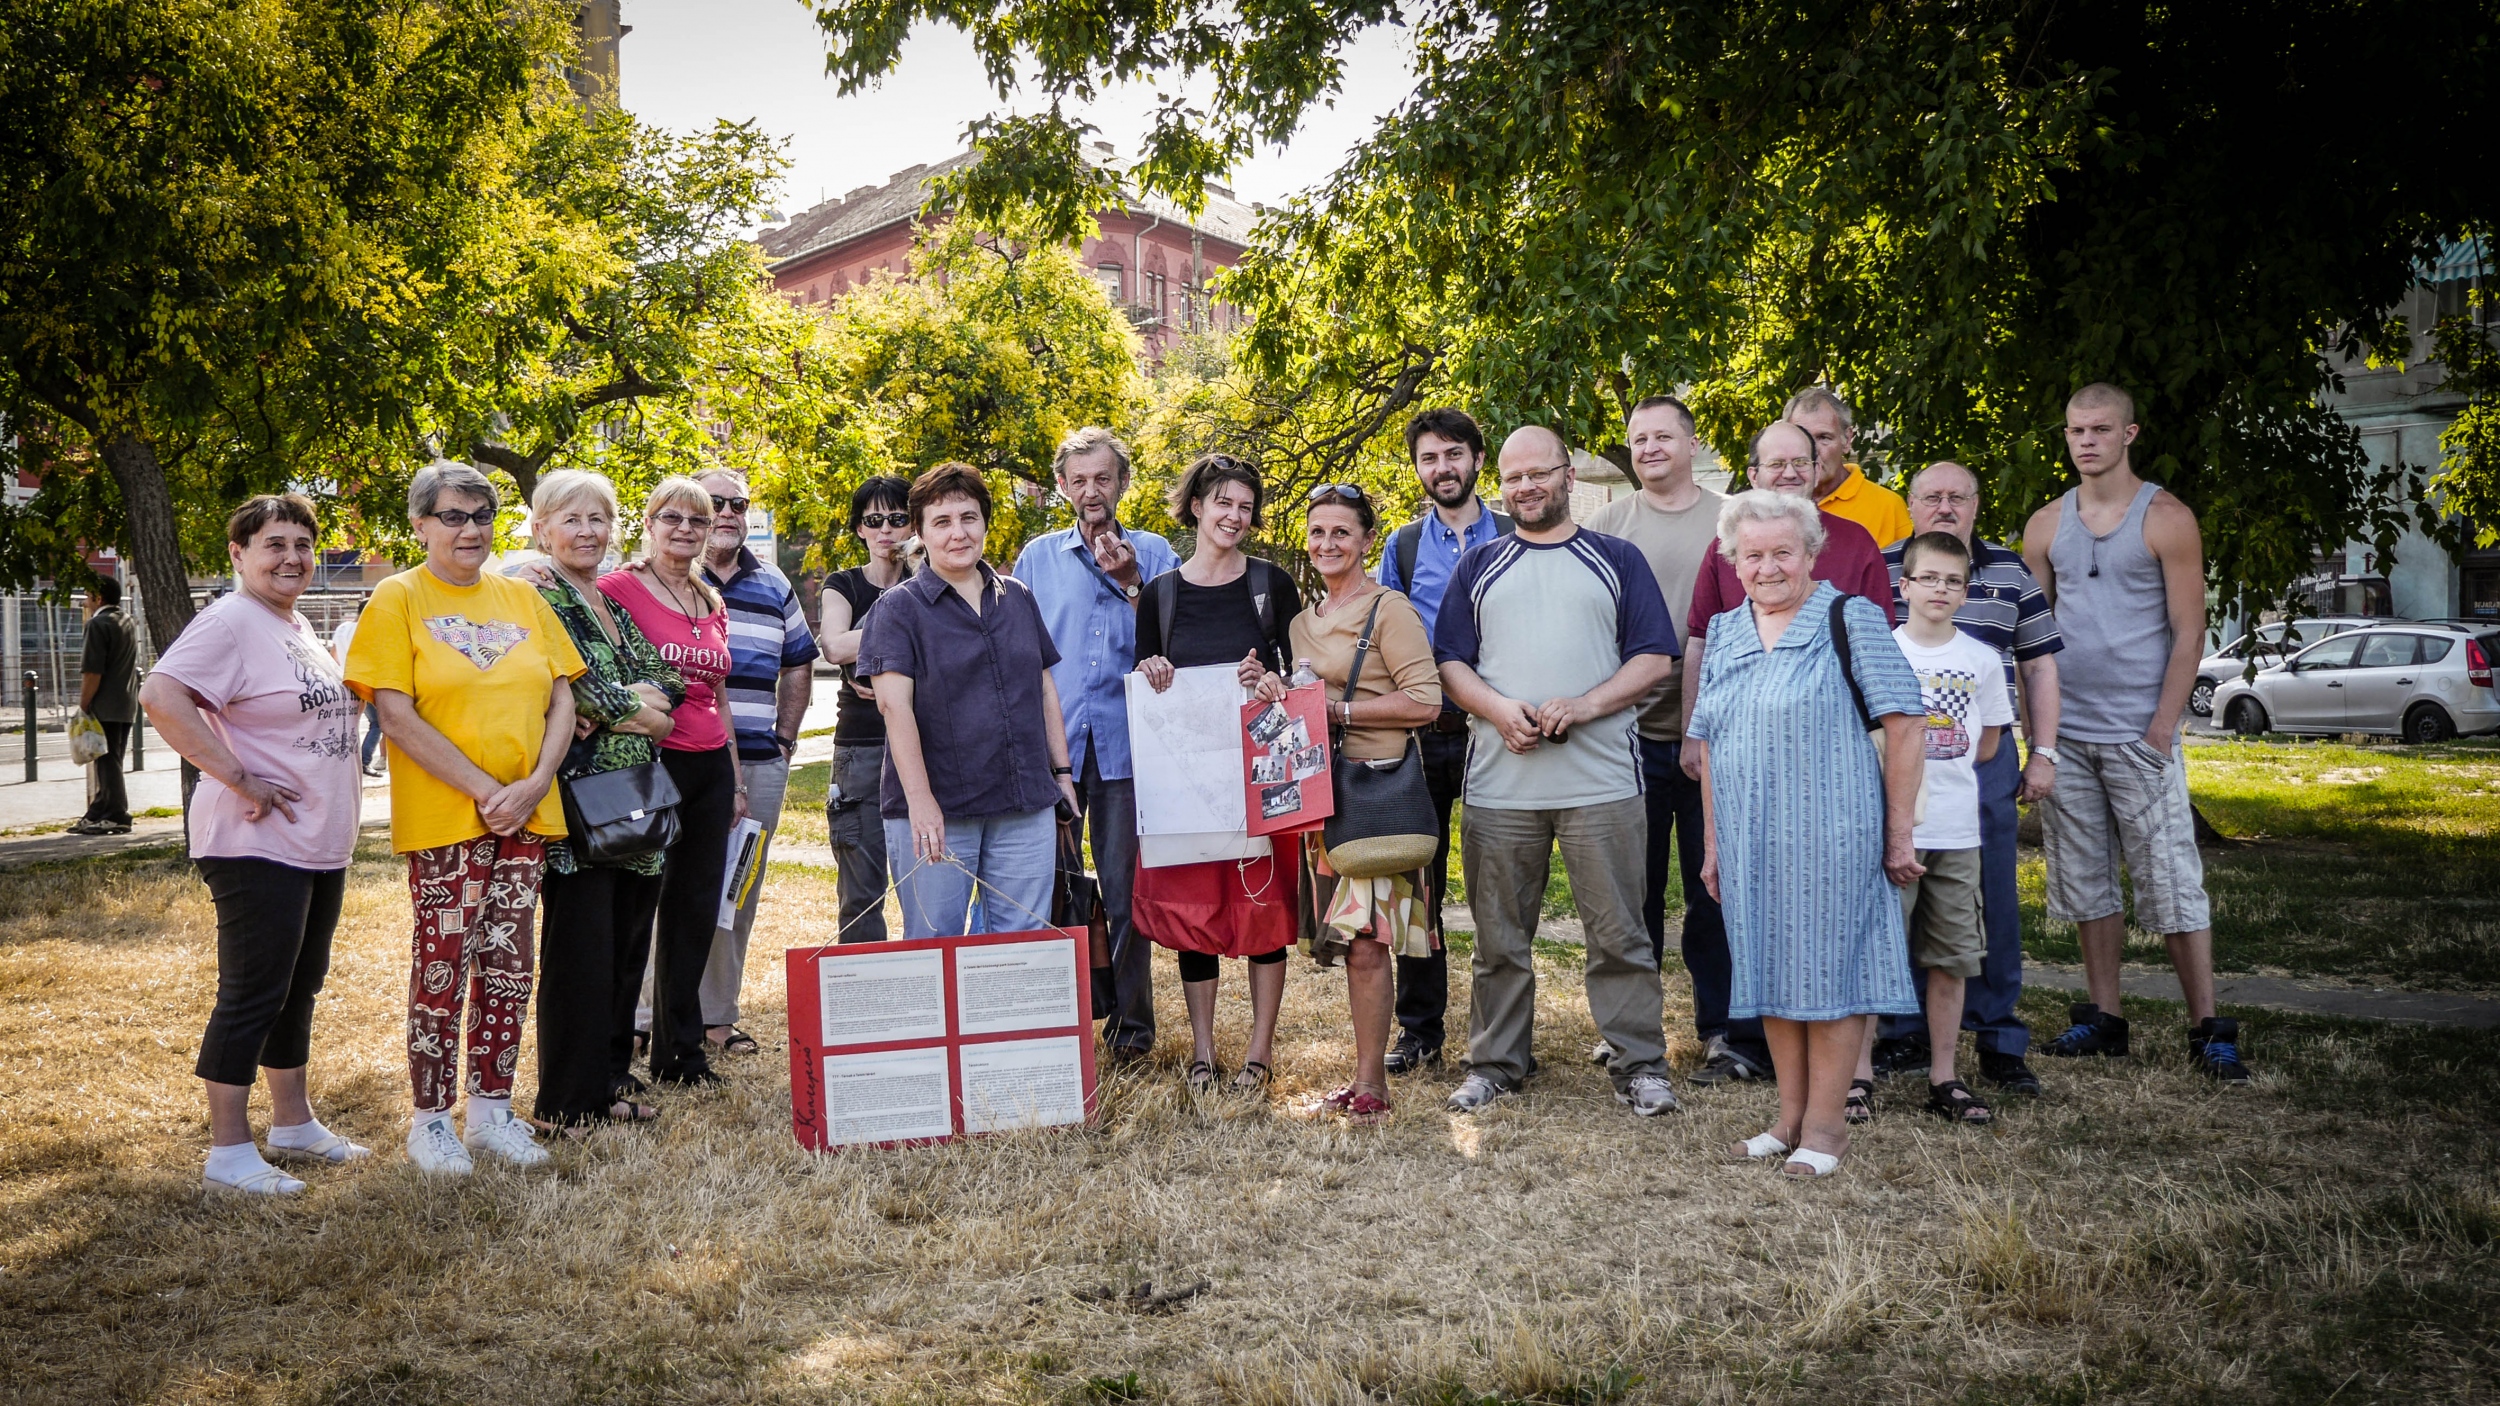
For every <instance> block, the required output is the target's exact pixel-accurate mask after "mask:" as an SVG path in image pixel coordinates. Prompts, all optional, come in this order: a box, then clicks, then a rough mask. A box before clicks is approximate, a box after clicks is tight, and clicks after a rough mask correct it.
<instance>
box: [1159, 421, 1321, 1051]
mask: <svg viewBox="0 0 2500 1406" xmlns="http://www.w3.org/2000/svg"><path fill="white" fill-rule="evenodd" d="M1266 498H1267V485H1266V484H1264V483H1262V482H1261V481H1260V479H1259V475H1258V471H1257V470H1255V469H1253V468H1251V467H1250V466H1249V465H1247V464H1245V463H1243V462H1241V461H1240V460H1238V459H1235V458H1233V457H1231V456H1230V455H1225V454H1208V455H1204V456H1202V457H1200V458H1199V460H1198V461H1197V462H1196V463H1194V464H1191V465H1190V466H1189V472H1188V473H1187V474H1186V475H1184V476H1183V477H1182V479H1181V481H1180V485H1179V486H1178V487H1176V488H1175V489H1173V490H1172V500H1171V504H1172V516H1173V518H1174V519H1176V520H1177V521H1179V523H1180V525H1181V526H1183V527H1186V528H1191V529H1193V530H1195V532H1196V533H1197V538H1198V540H1197V544H1196V546H1195V548H1194V549H1193V550H1192V552H1191V553H1190V557H1189V560H1188V561H1186V562H1183V563H1182V564H1181V569H1180V570H1178V571H1167V572H1165V573H1163V574H1162V575H1161V576H1158V577H1156V578H1155V579H1154V580H1152V581H1150V582H1148V583H1146V587H1145V590H1144V591H1143V593H1142V594H1140V595H1139V597H1138V601H1137V671H1138V672H1139V673H1141V674H1143V675H1145V677H1146V682H1147V683H1148V684H1150V685H1152V686H1153V687H1154V689H1155V691H1156V692H1158V693H1160V692H1162V691H1163V690H1164V689H1167V688H1170V687H1171V686H1172V674H1173V671H1174V670H1176V669H1186V668H1191V667H1194V666H1198V665H1205V664H1221V665H1225V666H1228V667H1232V668H1238V669H1240V670H1241V671H1242V672H1243V673H1244V675H1245V676H1248V675H1249V674H1250V671H1251V670H1252V669H1253V668H1254V667H1255V668H1257V669H1260V670H1271V671H1277V672H1282V671H1283V670H1284V669H1286V668H1287V667H1288V665H1287V663H1286V661H1287V659H1288V658H1289V657H1290V655H1291V651H1292V647H1293V646H1292V642H1291V640H1290V638H1289V636H1288V633H1287V628H1286V627H1287V624H1288V623H1289V622H1290V621H1291V620H1292V619H1293V617H1295V616H1296V615H1299V614H1301V613H1302V594H1301V592H1299V591H1297V590H1296V589H1295V588H1294V584H1293V578H1292V577H1291V576H1290V575H1288V574H1286V572H1285V570H1284V568H1282V567H1280V566H1278V565H1276V563H1274V562H1271V561H1266V560H1263V559H1261V558H1259V557H1254V556H1250V555H1247V554H1246V553H1244V552H1243V551H1242V543H1243V542H1244V541H1246V540H1247V539H1248V538H1249V536H1250V532H1251V530H1252V529H1253V528H1255V527H1257V526H1258V525H1259V509H1260V506H1261V505H1262V504H1263V503H1264V502H1265V501H1266ZM1299 873H1300V868H1299V866H1298V865H1296V864H1294V863H1292V862H1291V861H1290V858H1287V859H1286V860H1284V861H1282V862H1280V861H1279V859H1278V857H1277V856H1276V855H1274V854H1272V853H1271V854H1267V855H1262V856H1260V857H1259V858H1256V859H1246V860H1232V859H1218V860H1209V861H1207V862H1205V863H1200V864H1173V865H1160V866H1156V867H1152V868H1148V867H1144V866H1142V865H1141V866H1140V867H1139V869H1138V871H1137V887H1136V890H1135V893H1134V895H1133V897H1132V898H1131V905H1132V906H1131V919H1132V921H1133V922H1134V923H1135V925H1136V928H1137V931H1139V932H1141V933H1144V934H1145V935H1146V936H1148V937H1150V938H1152V939H1154V940H1155V941H1156V942H1157V943H1159V944H1161V945H1162V946H1165V947H1169V948H1172V949H1173V950H1174V951H1176V952H1178V953H1179V954H1180V967H1181V992H1182V994H1183V995H1184V996H1185V997H1186V998H1187V1001H1188V1004H1189V1037H1190V1054H1189V1071H1188V1075H1187V1079H1188V1083H1189V1090H1190V1092H1191V1093H1194V1094H1205V1093H1212V1092H1213V1091H1214V1090H1215V1086H1216V1081H1217V1077H1218V1076H1217V1073H1216V1068H1215V993H1216V981H1217V978H1218V976H1219V975H1220V974H1221V972H1222V970H1223V969H1222V967H1221V966H1220V965H1219V964H1218V961H1217V959H1218V958H1221V957H1246V958H1248V959H1249V965H1250V1045H1249V1048H1248V1049H1246V1050H1245V1051H1243V1054H1242V1063H1241V1072H1240V1073H1239V1074H1238V1075H1236V1076H1234V1078H1233V1082H1232V1088H1233V1090H1234V1091H1235V1092H1237V1093H1244V1094H1258V1093H1261V1092H1263V1091H1265V1089H1266V1088H1267V1085H1268V1082H1269V1080H1270V1078H1271V1077H1272V1075H1271V1070H1270V1068H1269V1063H1270V1060H1271V1059H1272V1058H1273V1053H1272V1047H1273V1044H1274V1041H1275V1036H1276V1013H1277V1010H1278V1008H1279V1007H1281V1006H1282V1005H1283V1004H1284V999H1285V952H1286V949H1288V948H1290V947H1292V946H1293V944H1294V938H1295V936H1296V935H1297V925H1296V918H1295V913H1296V907H1295V905H1296V903H1297V901H1298V895H1299V893H1300V887H1301V885H1300V882H1299Z"/></svg>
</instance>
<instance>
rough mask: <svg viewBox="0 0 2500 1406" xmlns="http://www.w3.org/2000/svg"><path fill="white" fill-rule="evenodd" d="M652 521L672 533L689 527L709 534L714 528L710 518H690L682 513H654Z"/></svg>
mask: <svg viewBox="0 0 2500 1406" xmlns="http://www.w3.org/2000/svg"><path fill="white" fill-rule="evenodd" d="M651 520H652V521H653V522H656V523H658V524H659V525H660V526H662V527H665V528H667V529H668V530H669V531H671V532H675V531H678V530H680V529H682V528H688V527H691V528H693V529H694V530H695V531H697V532H707V531H709V530H711V526H712V520H711V519H710V518H708V517H688V516H686V515H685V514H684V513H680V512H665V513H654V514H653V515H652V517H651Z"/></svg>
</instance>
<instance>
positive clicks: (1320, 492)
mask: <svg viewBox="0 0 2500 1406" xmlns="http://www.w3.org/2000/svg"><path fill="white" fill-rule="evenodd" d="M1323 498H1342V499H1344V500H1345V501H1346V502H1349V503H1369V502H1370V501H1371V497H1370V495H1369V494H1366V493H1365V492H1364V491H1363V489H1362V486H1361V485H1359V484H1352V483H1323V484H1321V485H1320V486H1319V487H1317V488H1314V489H1312V490H1311V496H1310V498H1309V499H1308V501H1310V502H1313V503H1316V502H1319V501H1320V500H1321V499H1323Z"/></svg>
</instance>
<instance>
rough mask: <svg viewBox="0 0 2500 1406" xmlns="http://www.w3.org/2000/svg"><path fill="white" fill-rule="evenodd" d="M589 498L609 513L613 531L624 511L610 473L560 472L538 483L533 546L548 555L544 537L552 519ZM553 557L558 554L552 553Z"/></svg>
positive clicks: (533, 496)
mask: <svg viewBox="0 0 2500 1406" xmlns="http://www.w3.org/2000/svg"><path fill="white" fill-rule="evenodd" d="M585 498H588V499H591V500H593V501H595V502H596V503H598V505H599V506H600V507H603V508H605V509H607V510H608V524H609V526H610V527H611V528H613V527H614V526H615V524H616V520H617V519H618V518H620V517H623V516H624V510H623V509H622V508H619V507H618V506H617V505H616V485H615V484H613V483H610V482H608V476H607V475H606V474H595V473H592V472H591V471H590V470H588V469H558V470H556V471H555V472H554V473H551V474H549V475H547V476H546V477H545V478H542V479H540V480H539V481H538V491H537V492H535V493H532V494H531V495H530V544H531V545H532V546H535V547H537V548H538V550H540V551H542V552H544V551H546V550H547V540H546V538H545V536H544V535H543V533H544V531H545V525H546V522H547V520H548V519H549V518H552V517H554V516H555V515H556V514H558V513H560V512H563V511H564V510H565V509H566V508H569V507H571V506H573V505H574V504H575V503H578V502H580V501H582V500H583V499H585ZM548 554H549V555H550V556H552V555H554V553H552V552H550V553H548Z"/></svg>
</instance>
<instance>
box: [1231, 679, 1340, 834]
mask: <svg viewBox="0 0 2500 1406" xmlns="http://www.w3.org/2000/svg"><path fill="white" fill-rule="evenodd" d="M1241 734H1242V747H1241V765H1242V778H1241V781H1242V785H1243V787H1244V788H1245V790H1244V792H1243V800H1244V803H1243V806H1242V810H1243V813H1244V814H1246V815H1247V816H1248V817H1249V819H1250V833H1251V834H1253V835H1283V834H1291V833H1293V832H1295V831H1300V830H1316V829H1318V828H1319V824H1320V822H1321V821H1323V820H1326V819H1327V818H1328V817H1330V816H1332V815H1334V814H1336V813H1337V793H1336V789H1335V787H1333V786H1331V785H1330V784H1329V779H1328V692H1327V689H1326V688H1325V686H1323V685H1320V684H1315V683H1312V684H1304V685H1303V686H1302V687H1300V688H1293V689H1287V690H1286V691H1285V696H1284V698H1283V699H1282V700H1280V701H1278V702H1274V703H1267V702H1256V701H1254V702H1249V703H1244V704H1243V705H1241Z"/></svg>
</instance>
